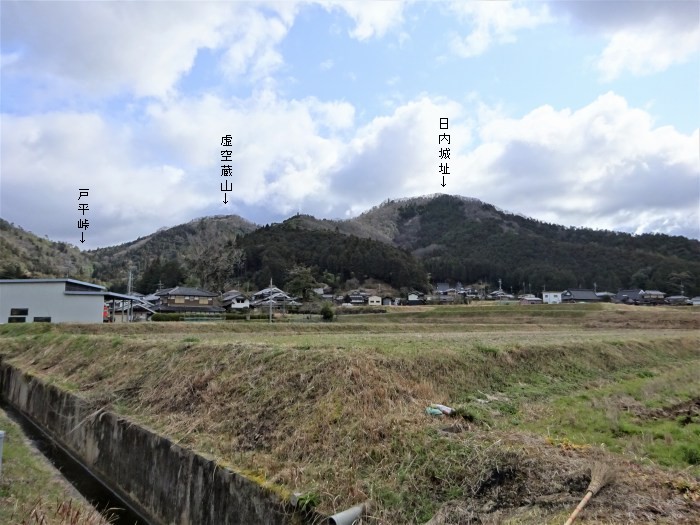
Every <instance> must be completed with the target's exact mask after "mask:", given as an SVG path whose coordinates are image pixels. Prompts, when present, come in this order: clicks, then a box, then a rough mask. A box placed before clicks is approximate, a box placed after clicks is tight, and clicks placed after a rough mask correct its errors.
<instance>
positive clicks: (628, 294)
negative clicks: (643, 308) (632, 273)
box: [613, 288, 666, 305]
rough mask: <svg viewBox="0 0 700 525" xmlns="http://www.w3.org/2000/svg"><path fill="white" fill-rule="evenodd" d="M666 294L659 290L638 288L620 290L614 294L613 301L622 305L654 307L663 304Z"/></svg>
mask: <svg viewBox="0 0 700 525" xmlns="http://www.w3.org/2000/svg"><path fill="white" fill-rule="evenodd" d="M665 297H666V294H665V293H663V292H660V291H659V290H642V289H640V288H636V289H631V290H620V291H619V292H617V293H616V294H615V297H614V298H613V301H615V302H616V303H622V304H642V305H655V304H664V298H665Z"/></svg>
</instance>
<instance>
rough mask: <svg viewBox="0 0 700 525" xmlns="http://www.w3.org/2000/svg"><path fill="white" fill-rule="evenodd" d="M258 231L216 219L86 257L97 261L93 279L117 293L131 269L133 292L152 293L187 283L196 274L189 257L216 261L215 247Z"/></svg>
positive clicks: (230, 218) (231, 218) (234, 219)
mask: <svg viewBox="0 0 700 525" xmlns="http://www.w3.org/2000/svg"><path fill="white" fill-rule="evenodd" d="M256 228H257V226H256V225H255V224H253V223H252V222H249V221H247V220H245V219H243V218H242V217H239V216H238V215H215V216H213V217H204V218H200V219H195V220H193V221H190V222H188V223H185V224H180V225H178V226H174V227H172V228H163V229H161V230H158V231H157V232H155V233H152V234H151V235H147V236H146V237H139V238H138V239H136V240H135V241H131V242H128V243H124V244H120V245H118V246H111V247H108V248H99V249H97V250H91V251H89V252H86V254H87V255H88V256H90V257H91V259H92V260H93V261H94V266H95V269H94V272H93V278H95V279H97V280H100V281H104V282H109V283H111V284H112V286H113V288H114V289H116V290H125V289H126V282H127V276H128V272H129V268H131V269H132V274H133V279H134V287H133V289H135V290H137V291H140V292H142V293H150V292H153V291H154V290H155V289H156V287H157V285H158V284H159V283H160V284H162V285H163V286H164V287H169V286H176V285H178V284H182V283H183V282H185V281H187V280H188V279H187V278H188V276H189V274H190V273H195V272H193V271H190V268H188V267H187V266H188V264H187V260H188V257H189V258H190V259H196V258H198V257H200V256H203V257H205V258H206V257H207V256H209V257H212V256H213V255H214V254H213V252H211V250H213V249H214V247H218V248H221V247H222V246H225V245H226V244H227V243H230V242H233V239H235V238H236V237H237V236H240V235H244V234H246V233H249V232H252V231H254V230H255V229H256ZM194 280H195V279H194V277H193V279H190V282H191V284H196V283H195V282H194Z"/></svg>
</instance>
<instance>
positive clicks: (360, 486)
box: [0, 305, 700, 525]
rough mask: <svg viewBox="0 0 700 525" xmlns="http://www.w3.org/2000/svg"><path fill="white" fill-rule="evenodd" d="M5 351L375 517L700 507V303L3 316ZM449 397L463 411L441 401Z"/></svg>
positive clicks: (557, 514)
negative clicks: (33, 319)
mask: <svg viewBox="0 0 700 525" xmlns="http://www.w3.org/2000/svg"><path fill="white" fill-rule="evenodd" d="M0 345H1V346H0V348H1V350H0V351H1V352H2V354H3V355H4V359H6V360H8V361H9V362H11V363H13V364H15V365H17V366H19V367H20V368H22V369H24V370H26V371H30V372H32V373H35V374H37V375H39V376H41V377H43V378H44V379H46V380H49V381H51V382H54V383H56V384H59V385H61V386H63V387H64V388H66V389H70V390H72V391H75V392H77V393H79V394H80V395H81V396H82V397H84V398H85V399H87V400H89V401H90V402H91V403H94V405H95V407H96V408H102V407H105V408H108V409H111V410H114V411H117V412H119V413H121V414H124V415H126V416H128V417H130V418H132V419H133V420H135V421H138V422H140V423H142V424H145V425H148V426H149V427H151V428H154V429H156V430H158V431H159V432H161V433H163V434H166V435H168V436H171V437H173V438H174V439H176V440H177V441H178V442H180V443H181V444H183V445H185V446H188V447H191V448H193V449H195V450H198V451H200V452H203V453H206V454H211V455H213V456H215V457H217V458H218V460H219V461H220V462H221V464H222V465H227V466H229V467H231V468H233V469H235V470H238V471H240V472H242V473H244V474H246V475H248V476H250V477H252V478H255V479H257V480H260V481H261V482H263V481H264V482H266V483H272V484H275V485H277V486H279V488H280V491H281V492H282V493H287V494H291V492H303V493H304V494H307V495H308V499H309V500H311V501H315V502H317V505H318V509H319V510H320V511H322V512H328V513H330V512H333V511H338V510H343V509H345V508H347V507H350V506H352V505H355V504H358V503H361V502H363V501H366V500H371V502H372V507H371V509H372V512H371V514H372V516H371V517H370V518H369V519H368V520H367V521H368V522H369V523H374V524H392V525H395V524H403V523H406V524H408V523H428V522H429V523H430V524H431V525H437V524H450V523H455V524H457V523H460V524H468V523H475V524H476V523H510V524H530V523H531V524H546V523H563V522H564V521H565V519H566V516H567V515H568V513H569V512H570V511H571V510H572V509H573V508H574V507H575V506H576V503H577V502H578V500H579V499H580V498H581V497H582V496H583V495H584V492H585V489H586V486H587V485H588V482H589V480H590V466H591V465H592V463H593V462H594V461H596V460H603V461H605V462H606V463H607V464H608V465H609V466H610V467H611V468H613V469H614V470H615V471H616V474H617V476H616V481H615V482H614V483H613V484H612V485H611V486H609V487H606V488H605V489H603V490H602V491H601V492H600V493H599V494H598V495H597V496H596V497H595V498H594V499H593V500H592V501H591V503H590V504H589V506H588V507H587V508H586V509H585V510H584V512H583V513H582V514H581V516H580V518H579V522H581V523H641V522H655V523H669V524H670V523H673V524H677V523H698V522H699V521H700V310H698V309H695V310H694V309H691V308H690V307H688V308H670V307H669V308H667V307H654V308H644V307H637V308H635V307H623V306H613V305H566V306H518V305H509V306H503V305H488V306H487V305H477V306H475V305H471V306H459V307H458V306H455V307H425V308H410V309H408V308H395V309H389V311H388V312H387V313H385V314H372V315H370V314H366V315H343V316H341V317H340V318H339V319H338V320H337V321H335V322H332V323H323V322H320V321H319V320H317V319H308V318H306V317H301V316H300V317H293V316H290V317H284V318H277V319H276V320H275V322H274V323H273V324H268V323H266V322H259V321H255V322H254V321H250V322H219V323H173V322H167V323H143V324H131V325H118V324H117V325H105V326H95V325H84V326H81V325H64V326H59V325H39V324H35V325H25V326H18V325H14V326H9V325H5V326H2V327H0ZM431 403H442V404H445V405H448V406H451V407H453V408H455V409H456V413H457V414H456V415H455V416H454V417H447V416H431V415H428V414H426V411H425V409H426V407H428V406H429V405H430V404H431Z"/></svg>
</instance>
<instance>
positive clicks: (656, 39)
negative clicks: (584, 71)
mask: <svg viewBox="0 0 700 525" xmlns="http://www.w3.org/2000/svg"><path fill="white" fill-rule="evenodd" d="M699 49H700V28H696V29H695V31H681V32H670V31H668V30H667V29H664V28H661V27H658V26H655V25H651V26H648V27H640V28H635V29H631V30H621V31H616V32H615V33H613V34H612V35H611V37H610V42H609V43H608V45H607V47H606V48H605V49H604V50H603V52H602V54H601V55H600V58H599V59H598V60H597V63H596V66H597V68H598V71H599V72H600V74H601V80H603V81H606V82H609V81H611V80H615V79H616V78H617V77H619V76H620V75H621V74H622V73H623V72H624V71H628V72H630V73H632V74H633V75H635V76H642V75H648V74H652V73H658V72H659V71H664V70H666V69H668V68H669V67H670V66H672V65H675V64H682V63H684V62H686V61H687V60H688V59H689V58H690V57H691V56H692V55H693V54H696V53H697V52H698V50H699Z"/></svg>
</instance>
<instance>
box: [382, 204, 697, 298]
mask: <svg viewBox="0 0 700 525" xmlns="http://www.w3.org/2000/svg"><path fill="white" fill-rule="evenodd" d="M392 206H393V207H394V208H395V209H396V218H395V220H396V234H395V236H394V239H393V241H394V242H395V243H396V244H397V245H398V246H401V247H403V248H406V249H409V250H411V251H412V253H414V254H415V255H416V256H417V257H419V258H420V259H421V260H422V261H423V264H424V265H425V267H426V269H427V271H428V272H430V274H431V276H432V278H433V280H460V281H462V282H463V283H471V282H475V281H478V280H484V281H486V282H490V283H492V284H493V283H495V282H496V280H497V279H499V278H501V279H503V283H504V288H506V289H510V288H511V287H512V288H513V290H514V291H516V290H522V289H526V290H530V289H531V290H532V291H541V290H542V288H543V287H544V286H546V287H547V289H549V290H552V289H562V288H567V287H578V286H581V287H586V288H592V287H593V286H594V283H595V284H596V285H597V287H598V289H599V290H602V289H608V290H612V291H616V290H617V289H619V288H625V287H640V288H659V289H661V290H664V291H667V292H668V293H678V292H680V287H681V284H682V285H683V288H684V291H685V292H686V293H698V292H700V242H698V241H696V240H691V239H686V238H684V237H672V236H668V235H660V234H648V235H639V236H635V235H630V234H626V233H618V232H611V231H597V230H591V229H587V228H566V227H563V226H558V225H554V224H547V223H543V222H540V221H536V220H533V219H529V218H526V217H522V216H519V215H513V214H509V213H506V212H503V211H500V210H498V209H496V208H495V207H494V206H492V205H489V204H485V203H481V202H479V201H475V200H473V199H464V198H460V197H453V196H447V195H443V196H438V197H435V198H434V199H431V200H429V201H427V202H412V201H410V200H409V201H406V202H404V203H399V204H398V206H397V205H395V204H392Z"/></svg>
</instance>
